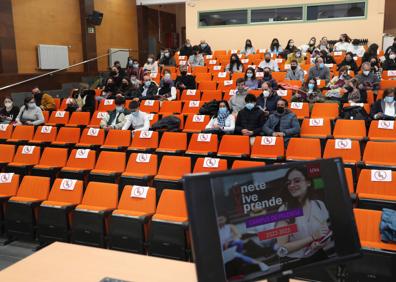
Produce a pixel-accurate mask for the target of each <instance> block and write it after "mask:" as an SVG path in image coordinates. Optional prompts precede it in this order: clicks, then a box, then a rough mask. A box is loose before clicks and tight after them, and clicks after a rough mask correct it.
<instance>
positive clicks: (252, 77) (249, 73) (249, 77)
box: [245, 68, 260, 90]
mask: <svg viewBox="0 0 396 282" xmlns="http://www.w3.org/2000/svg"><path fill="white" fill-rule="evenodd" d="M245 86H246V87H247V88H249V89H253V90H254V89H257V88H259V86H260V81H259V80H258V79H257V78H256V71H255V70H254V68H248V69H247V70H246V72H245Z"/></svg>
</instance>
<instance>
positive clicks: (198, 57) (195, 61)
mask: <svg viewBox="0 0 396 282" xmlns="http://www.w3.org/2000/svg"><path fill="white" fill-rule="evenodd" d="M188 64H189V65H190V66H192V67H196V66H204V65H205V60H204V57H203V55H202V54H201V53H199V47H198V46H194V47H193V53H192V55H191V56H190V57H189V58H188Z"/></svg>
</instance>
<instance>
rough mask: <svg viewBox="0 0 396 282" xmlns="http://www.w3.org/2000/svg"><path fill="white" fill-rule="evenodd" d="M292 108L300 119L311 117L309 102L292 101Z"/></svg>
mask: <svg viewBox="0 0 396 282" xmlns="http://www.w3.org/2000/svg"><path fill="white" fill-rule="evenodd" d="M290 110H291V111H292V112H293V113H294V114H295V115H296V116H297V118H298V119H304V118H309V104H308V103H297V102H292V103H291V104H290Z"/></svg>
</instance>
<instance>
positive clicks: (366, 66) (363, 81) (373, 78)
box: [356, 62, 380, 90]
mask: <svg viewBox="0 0 396 282" xmlns="http://www.w3.org/2000/svg"><path fill="white" fill-rule="evenodd" d="M356 79H357V82H358V87H359V89H360V90H377V89H378V88H379V83H380V80H379V79H378V76H377V75H376V74H375V73H374V72H372V71H371V64H370V63H369V62H365V63H363V64H362V73H360V74H358V75H357V76H356Z"/></svg>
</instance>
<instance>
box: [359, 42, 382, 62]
mask: <svg viewBox="0 0 396 282" xmlns="http://www.w3.org/2000/svg"><path fill="white" fill-rule="evenodd" d="M378 48H379V46H378V44H376V43H373V44H371V45H370V46H369V47H368V49H367V51H366V52H365V53H364V55H363V57H362V62H363V63H364V62H370V61H371V59H372V58H375V59H377V57H378Z"/></svg>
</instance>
